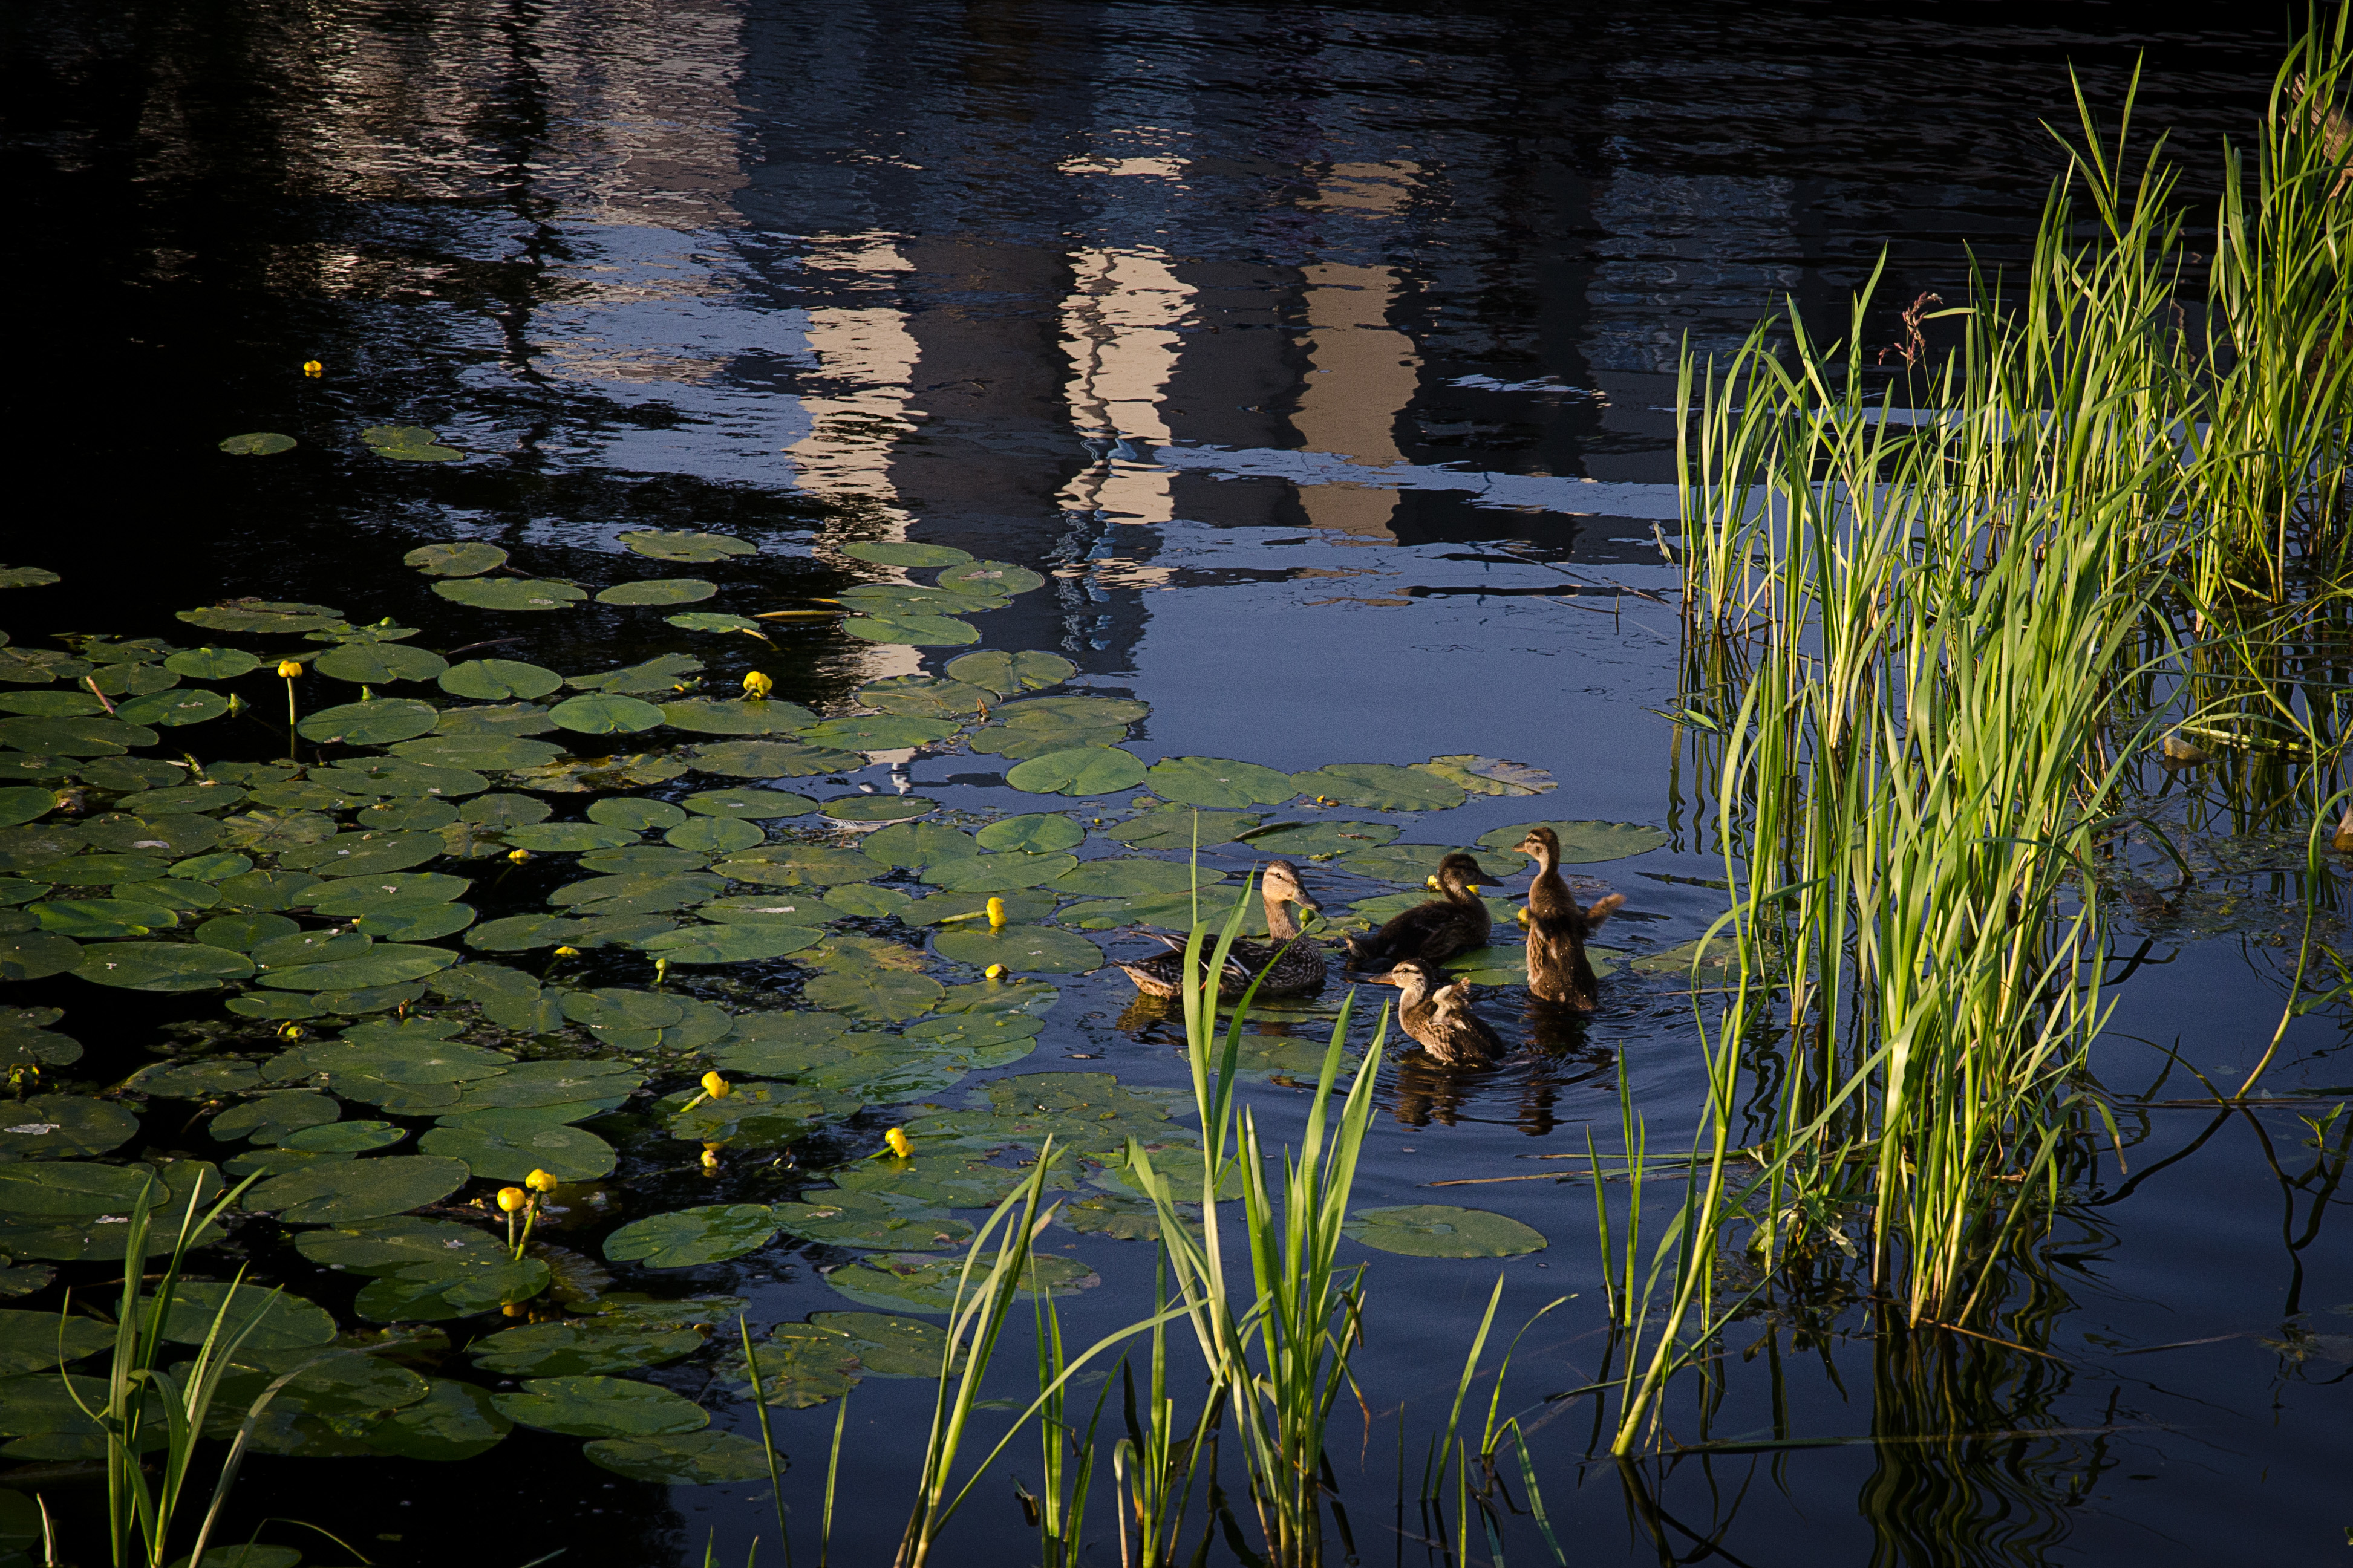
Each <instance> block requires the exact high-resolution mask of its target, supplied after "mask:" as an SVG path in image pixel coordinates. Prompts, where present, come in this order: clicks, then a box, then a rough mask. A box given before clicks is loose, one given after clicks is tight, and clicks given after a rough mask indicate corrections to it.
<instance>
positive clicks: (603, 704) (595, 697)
mask: <svg viewBox="0 0 2353 1568" xmlns="http://www.w3.org/2000/svg"><path fill="white" fill-rule="evenodd" d="M547 716H548V717H549V718H550V719H553V720H554V721H556V723H558V724H560V725H562V726H563V727H564V728H565V729H566V730H574V731H579V732H580V733H582V734H584V735H613V734H624V733H628V732H631V731H638V730H650V729H653V728H654V727H655V726H657V725H659V723H661V721H662V710H660V709H659V708H657V707H655V706H654V705H653V704H652V703H650V702H640V701H638V700H637V699H636V698H634V697H617V696H614V695H612V694H611V693H609V692H601V691H600V692H593V693H591V694H589V695H587V696H584V697H567V698H565V700H563V701H561V702H559V703H557V704H556V705H555V706H554V707H553V708H551V709H549V710H547Z"/></svg>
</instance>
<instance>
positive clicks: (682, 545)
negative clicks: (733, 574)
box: [617, 528, 759, 561]
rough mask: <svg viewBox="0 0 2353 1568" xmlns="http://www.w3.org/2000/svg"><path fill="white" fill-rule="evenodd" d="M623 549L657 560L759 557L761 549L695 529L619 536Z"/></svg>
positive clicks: (735, 539) (724, 536)
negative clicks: (737, 556) (739, 556)
mask: <svg viewBox="0 0 2353 1568" xmlns="http://www.w3.org/2000/svg"><path fill="white" fill-rule="evenodd" d="M617 539H618V541H619V542H620V544H621V547H622V548H623V549H625V550H629V551H633V552H636V553H638V554H639V555H647V556H651V557H652V558H653V559H654V560H656V561H724V560H726V559H727V558H728V557H729V556H731V555H755V554H757V553H759V546H757V545H755V544H747V543H745V542H744V541H743V540H740V539H737V538H735V537H734V536H733V535H732V534H726V533H698V532H696V531H693V530H692V529H684V528H681V529H659V528H651V529H638V530H636V531H631V532H628V533H624V534H619V535H617Z"/></svg>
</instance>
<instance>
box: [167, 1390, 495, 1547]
mask: <svg viewBox="0 0 2353 1568" xmlns="http://www.w3.org/2000/svg"><path fill="white" fill-rule="evenodd" d="M513 1426H514V1423H512V1422H511V1421H509V1420H508V1419H507V1418H506V1417H505V1416H503V1415H500V1414H499V1413H498V1409H497V1407H496V1406H495V1405H491V1395H490V1392H489V1391H488V1390H487V1389H481V1388H477V1387H475V1386H474V1385H473V1384H470V1383H459V1382H458V1381H456V1380H455V1379H453V1378H447V1377H437V1378H434V1379H433V1380H432V1392H431V1393H429V1394H427V1395H426V1396H425V1397H424V1398H423V1399H421V1400H419V1401H417V1403H416V1404H414V1405H406V1406H405V1407H403V1408H401V1409H399V1410H396V1411H394V1412H393V1413H392V1414H391V1415H387V1416H385V1418H384V1419H382V1420H381V1421H378V1422H376V1423H375V1424H374V1425H373V1426H370V1427H369V1428H368V1430H367V1435H366V1437H365V1439H364V1440H365V1442H366V1443H367V1446H368V1447H371V1448H374V1449H375V1451H376V1452H378V1453H380V1454H391V1455H394V1456H395V1457H396V1458H403V1459H431V1460H436V1461H438V1462H441V1463H444V1464H447V1463H452V1462H455V1461H458V1460H461V1459H471V1458H479V1457H480V1456H481V1455H483V1454H486V1453H488V1452H490V1451H491V1449H492V1448H494V1447H498V1445H499V1442H500V1440H501V1438H503V1437H504V1436H506V1435H507V1434H508V1433H509V1432H510V1431H512V1429H513ZM210 1560H211V1554H210V1553H206V1561H207V1562H209V1561H210Z"/></svg>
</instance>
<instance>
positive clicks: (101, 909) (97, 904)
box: [25, 899, 180, 942]
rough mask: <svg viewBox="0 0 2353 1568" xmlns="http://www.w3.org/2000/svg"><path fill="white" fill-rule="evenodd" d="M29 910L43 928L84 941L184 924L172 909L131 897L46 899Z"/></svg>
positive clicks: (135, 934) (27, 909)
mask: <svg viewBox="0 0 2353 1568" xmlns="http://www.w3.org/2000/svg"><path fill="white" fill-rule="evenodd" d="M25 912H26V914H28V915H31V916H32V917H33V918H34V919H35V920H37V921H39V922H40V929H41V930H43V931H55V932H57V933H58V935H59V936H70V937H78V938H79V939H81V940H82V941H84V942H90V941H94V940H100V939H104V938H107V937H125V936H145V935H147V934H148V933H149V932H151V931H165V930H169V929H170V928H172V927H174V926H176V925H178V924H179V923H180V917H179V916H178V915H176V914H174V913H173V912H172V911H171V910H168V909H164V908H163V907H161V906H159V905H155V904H145V903H140V902H138V901H136V900H129V899H44V900H41V901H39V902H38V903H33V904H27V905H26V906H25Z"/></svg>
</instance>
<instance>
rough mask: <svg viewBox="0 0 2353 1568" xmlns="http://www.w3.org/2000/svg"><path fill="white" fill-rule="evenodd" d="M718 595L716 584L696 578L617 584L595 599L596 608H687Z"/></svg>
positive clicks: (669, 578) (659, 579)
mask: <svg viewBox="0 0 2353 1568" xmlns="http://www.w3.org/2000/svg"><path fill="white" fill-rule="evenodd" d="M718 592H719V584H716V583H708V582H705V581H704V580H703V579H702V578H700V577H648V578H645V579H643V580H642V581H639V582H636V583H617V584H614V585H613V586H612V587H610V588H607V589H606V590H605V591H604V592H603V593H601V594H599V595H596V602H597V603H598V604H600V605H691V604H694V603H696V602H697V601H698V600H702V599H708V598H710V597H711V596H712V595H713V594H716V593H718Z"/></svg>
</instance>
